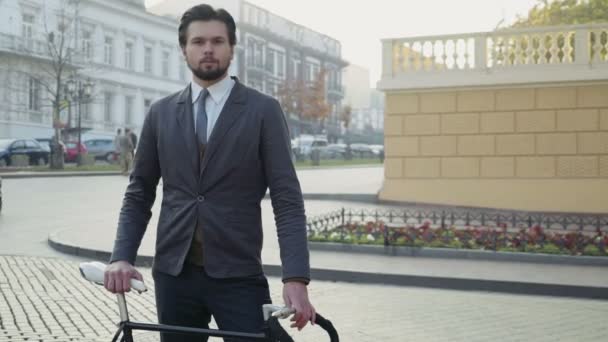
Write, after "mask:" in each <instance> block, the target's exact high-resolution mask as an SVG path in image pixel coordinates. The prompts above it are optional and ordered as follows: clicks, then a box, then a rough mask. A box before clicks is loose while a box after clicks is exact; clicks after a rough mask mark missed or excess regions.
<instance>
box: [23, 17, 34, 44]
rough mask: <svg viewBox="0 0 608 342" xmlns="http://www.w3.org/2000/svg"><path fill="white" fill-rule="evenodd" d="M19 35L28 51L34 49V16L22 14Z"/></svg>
mask: <svg viewBox="0 0 608 342" xmlns="http://www.w3.org/2000/svg"><path fill="white" fill-rule="evenodd" d="M21 35H22V36H23V39H24V40H25V44H26V46H27V48H28V49H31V48H33V47H34V41H33V39H34V16H33V15H31V14H24V15H23V17H22V20H21Z"/></svg>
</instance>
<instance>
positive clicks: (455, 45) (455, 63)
mask: <svg viewBox="0 0 608 342" xmlns="http://www.w3.org/2000/svg"><path fill="white" fill-rule="evenodd" d="M452 43H453V45H454V54H453V55H454V57H453V58H454V69H461V67H460V65H459V64H458V61H459V59H460V55H459V54H458V39H453V40H452Z"/></svg>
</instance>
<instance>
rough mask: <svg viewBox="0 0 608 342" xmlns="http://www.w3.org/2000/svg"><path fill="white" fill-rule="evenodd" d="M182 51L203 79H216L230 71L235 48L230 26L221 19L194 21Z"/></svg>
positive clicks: (195, 73)
mask: <svg viewBox="0 0 608 342" xmlns="http://www.w3.org/2000/svg"><path fill="white" fill-rule="evenodd" d="M186 37H187V39H186V46H185V47H183V48H182V53H183V54H184V57H185V58H186V62H187V63H188V67H189V68H190V70H192V73H193V74H194V75H195V76H196V77H198V78H200V79H201V80H203V81H215V80H217V79H220V78H222V77H223V76H224V75H225V74H226V72H227V71H228V67H229V66H230V61H231V60H232V55H233V52H234V49H233V47H232V46H230V42H229V40H228V27H227V26H226V24H224V23H223V22H221V21H218V20H210V21H200V20H198V21H193V22H191V23H190V25H189V26H188V29H187V35H186Z"/></svg>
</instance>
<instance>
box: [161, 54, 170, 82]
mask: <svg viewBox="0 0 608 342" xmlns="http://www.w3.org/2000/svg"><path fill="white" fill-rule="evenodd" d="M162 66H163V76H164V77H169V51H163V59H162Z"/></svg>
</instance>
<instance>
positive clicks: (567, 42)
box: [562, 32, 574, 64]
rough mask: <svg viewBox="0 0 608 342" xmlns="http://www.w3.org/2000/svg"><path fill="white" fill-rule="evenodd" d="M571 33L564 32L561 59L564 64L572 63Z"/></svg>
mask: <svg viewBox="0 0 608 342" xmlns="http://www.w3.org/2000/svg"><path fill="white" fill-rule="evenodd" d="M572 35H573V33H572V32H566V33H564V47H563V48H562V52H563V53H564V58H563V60H562V63H565V64H572V50H574V48H573V46H572V44H571V39H572Z"/></svg>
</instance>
